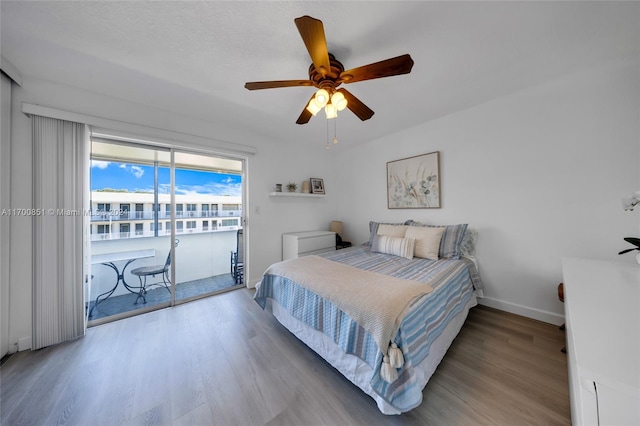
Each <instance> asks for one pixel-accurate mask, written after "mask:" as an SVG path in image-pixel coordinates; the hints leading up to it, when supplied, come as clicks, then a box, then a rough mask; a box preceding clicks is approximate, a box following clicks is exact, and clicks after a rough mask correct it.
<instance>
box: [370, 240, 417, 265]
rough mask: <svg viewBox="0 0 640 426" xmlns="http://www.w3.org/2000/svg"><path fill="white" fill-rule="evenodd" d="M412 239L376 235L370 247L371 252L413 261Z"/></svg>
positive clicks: (413, 242)
mask: <svg viewBox="0 0 640 426" xmlns="http://www.w3.org/2000/svg"><path fill="white" fill-rule="evenodd" d="M415 241H416V240H414V239H413V238H400V237H389V236H387V235H376V236H375V237H374V239H373V244H372V245H371V251H372V252H378V253H386V254H392V255H394V256H400V257H404V258H406V259H409V260H411V259H413V247H414V245H415Z"/></svg>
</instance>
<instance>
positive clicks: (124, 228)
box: [120, 223, 131, 238]
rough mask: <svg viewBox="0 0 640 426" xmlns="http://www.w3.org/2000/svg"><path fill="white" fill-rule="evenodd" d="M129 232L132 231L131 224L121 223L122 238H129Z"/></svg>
mask: <svg viewBox="0 0 640 426" xmlns="http://www.w3.org/2000/svg"><path fill="white" fill-rule="evenodd" d="M129 232H131V225H130V224H128V223H121V224H120V238H129Z"/></svg>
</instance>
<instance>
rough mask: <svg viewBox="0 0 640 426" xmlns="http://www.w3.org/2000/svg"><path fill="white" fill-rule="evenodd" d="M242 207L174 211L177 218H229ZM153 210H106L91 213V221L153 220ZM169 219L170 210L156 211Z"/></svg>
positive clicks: (160, 215) (163, 217)
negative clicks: (125, 211) (234, 208)
mask: <svg viewBox="0 0 640 426" xmlns="http://www.w3.org/2000/svg"><path fill="white" fill-rule="evenodd" d="M241 216H242V209H239V210H216V211H209V210H196V211H178V212H176V218H177V219H184V218H194V219H195V218H229V217H241ZM153 219H154V215H153V212H150V211H145V212H128V213H122V212H121V211H113V212H106V213H100V214H92V215H91V222H118V221H123V220H153ZM169 219H171V213H170V212H166V211H163V212H158V220H169Z"/></svg>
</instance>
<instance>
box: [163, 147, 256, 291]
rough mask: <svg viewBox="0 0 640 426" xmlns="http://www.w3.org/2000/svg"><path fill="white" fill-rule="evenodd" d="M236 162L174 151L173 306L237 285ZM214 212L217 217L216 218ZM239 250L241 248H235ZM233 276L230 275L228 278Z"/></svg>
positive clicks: (239, 169)
mask: <svg viewBox="0 0 640 426" xmlns="http://www.w3.org/2000/svg"><path fill="white" fill-rule="evenodd" d="M242 164H243V163H242V161H240V160H230V159H226V158H220V157H214V156H207V155H201V154H193V153H187V152H175V203H176V206H182V208H181V210H180V212H181V214H180V215H177V216H176V238H177V239H178V240H180V242H179V245H178V247H177V248H176V263H175V276H176V287H175V292H176V301H177V302H181V301H186V300H191V299H195V298H198V297H202V296H206V295H210V294H212V293H216V292H219V291H224V290H227V289H230V288H236V287H238V286H241V285H243V277H242V276H241V275H239V274H238V273H237V272H239V271H240V270H241V268H242V266H243V264H240V263H238V260H240V261H242V260H243V257H244V256H243V252H242V251H241V253H240V255H239V256H238V255H237V251H238V250H237V246H238V242H237V241H238V234H239V233H240V235H242V223H243V220H242ZM218 212H222V213H223V214H222V215H219V214H218ZM241 248H242V247H241ZM234 271H235V272H236V273H235V274H234Z"/></svg>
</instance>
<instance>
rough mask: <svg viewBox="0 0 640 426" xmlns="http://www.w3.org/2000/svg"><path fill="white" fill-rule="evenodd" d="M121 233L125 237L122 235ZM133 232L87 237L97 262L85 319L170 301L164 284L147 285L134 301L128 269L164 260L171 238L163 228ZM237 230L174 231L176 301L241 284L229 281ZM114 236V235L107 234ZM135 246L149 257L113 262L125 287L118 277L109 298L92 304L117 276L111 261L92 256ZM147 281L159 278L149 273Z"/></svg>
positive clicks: (134, 289)
mask: <svg viewBox="0 0 640 426" xmlns="http://www.w3.org/2000/svg"><path fill="white" fill-rule="evenodd" d="M125 234H126V235H128V236H129V237H128V238H127V237H126V235H125ZM132 234H135V233H133V232H132V233H122V234H111V235H110V238H107V239H92V242H91V255H92V257H93V258H94V259H96V262H97V263H95V264H92V265H91V276H92V279H91V281H90V283H87V285H88V288H87V294H89V300H88V301H87V309H88V310H91V308H93V310H92V316H91V318H90V321H96V320H101V321H100V322H103V321H104V320H102V318H105V317H108V316H113V315H119V314H122V313H125V312H129V311H134V310H137V309H140V308H147V307H149V306H154V305H158V304H164V305H166V304H167V303H169V302H170V300H171V294H170V293H169V292H168V291H167V289H166V288H164V287H161V286H160V287H152V289H150V290H148V291H147V293H146V294H145V298H146V303H144V302H143V300H142V299H139V300H138V303H137V304H136V299H137V298H138V291H139V288H140V280H139V278H138V277H137V276H135V275H132V274H131V271H132V270H133V269H135V268H138V267H141V266H151V265H164V263H165V262H166V260H167V255H168V253H169V251H170V248H171V243H170V239H171V237H170V236H169V235H166V234H164V233H162V234H161V236H158V237H153V236H148V235H141V236H138V237H135V236H134V235H132ZM236 234H237V227H236V229H224V230H221V229H218V230H217V231H215V232H184V233H182V234H177V235H176V239H178V240H179V243H178V245H177V247H176V248H175V259H174V262H175V271H176V276H175V278H176V286H175V293H176V300H178V301H180V300H186V299H191V298H196V297H198V296H201V295H205V294H211V293H215V292H219V291H223V290H225V289H229V288H232V287H235V286H237V285H240V284H241V283H238V284H236V283H235V282H234V280H233V278H232V276H231V270H230V267H231V265H230V254H231V252H232V251H235V250H236V244H237V242H236V241H237V236H236ZM114 236H116V237H115V238H111V237H114ZM93 237H98V236H97V235H93ZM139 250H144V251H147V252H152V253H153V254H154V256H152V257H145V258H138V259H135V260H133V261H132V262H131V263H130V264H128V265H127V266H125V264H126V263H127V260H121V261H117V262H113V265H114V266H115V267H116V268H117V269H118V273H122V270H123V269H124V273H123V274H122V277H123V278H124V281H125V282H126V283H127V285H128V286H129V289H127V288H125V286H124V285H123V283H122V282H121V281H120V282H119V283H118V285H117V287H116V288H115V290H114V291H113V293H112V294H111V295H110V296H108V297H101V298H100V300H101V301H100V302H99V303H98V305H97V307H95V308H94V305H95V302H96V298H97V297H98V296H99V295H104V294H105V293H109V292H110V291H111V289H113V287H114V285H115V283H116V281H117V273H116V271H115V270H114V268H113V266H109V265H108V264H107V263H108V262H105V263H99V262H100V261H102V260H97V259H98V258H97V257H96V255H108V254H113V253H123V252H131V251H139ZM148 282H150V283H151V282H154V283H155V282H162V277H161V276H156V277H149V281H148ZM103 300H104V301H103ZM120 316H121V315H120Z"/></svg>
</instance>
